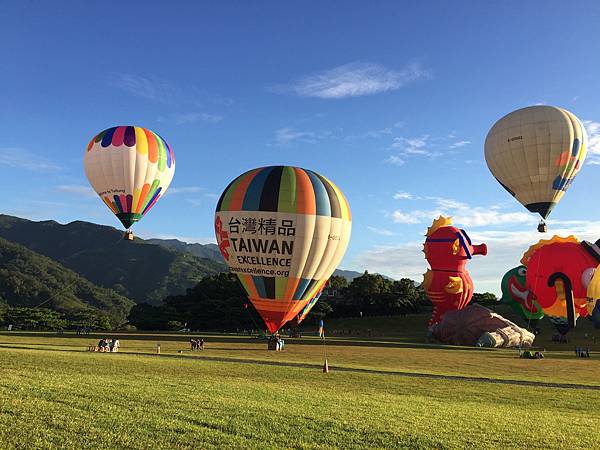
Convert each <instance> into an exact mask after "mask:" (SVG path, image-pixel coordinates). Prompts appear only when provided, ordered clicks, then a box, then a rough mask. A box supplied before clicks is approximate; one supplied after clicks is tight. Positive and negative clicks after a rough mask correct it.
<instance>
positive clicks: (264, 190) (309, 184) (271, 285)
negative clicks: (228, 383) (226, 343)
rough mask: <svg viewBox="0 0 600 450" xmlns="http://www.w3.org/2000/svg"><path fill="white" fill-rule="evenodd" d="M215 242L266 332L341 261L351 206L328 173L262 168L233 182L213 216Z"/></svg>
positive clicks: (313, 293) (294, 311)
mask: <svg viewBox="0 0 600 450" xmlns="http://www.w3.org/2000/svg"><path fill="white" fill-rule="evenodd" d="M215 228H216V234H217V241H218V242H219V247H220V249H221V253H222V254H223V257H224V258H225V260H226V261H227V263H228V265H229V267H230V269H231V271H232V272H234V273H236V274H237V275H238V277H239V278H240V281H241V282H242V285H243V286H244V289H245V290H246V292H247V294H248V297H249V298H250V300H251V301H252V303H253V304H254V306H255V307H256V308H257V310H258V311H259V313H260V314H261V315H262V317H263V319H265V322H266V323H267V326H268V327H269V329H271V331H273V330H276V329H278V328H279V327H280V326H281V325H283V324H284V323H285V322H286V321H288V320H290V319H292V318H294V317H295V316H296V315H297V314H298V313H299V312H300V311H301V310H302V308H304V307H305V306H306V304H307V303H308V302H310V300H312V299H314V298H315V296H316V295H317V293H318V292H319V291H320V290H321V289H322V287H323V286H324V284H325V283H326V282H327V280H328V279H329V277H330V276H331V274H332V273H333V271H334V270H335V269H336V268H337V266H338V264H339V263H340V261H341V259H342V257H343V255H344V253H345V251H346V247H347V246H348V242H349V239H350V233H351V228H352V222H351V215H350V208H349V207H348V204H347V202H346V200H345V198H344V197H343V195H342V193H341V191H340V190H339V189H338V188H337V187H336V186H335V185H333V184H332V183H331V182H330V181H329V180H327V179H326V178H324V177H322V176H320V175H318V174H316V173H314V172H311V171H307V170H304V169H299V168H295V167H283V166H275V167H266V168H261V169H255V170H252V171H249V172H247V173H245V174H243V175H242V176H240V177H238V178H237V179H236V180H234V181H233V182H232V183H231V184H230V185H229V186H228V187H227V189H226V190H225V191H224V193H223V195H222V196H221V198H220V200H219V202H218V205H217V212H216V215H215Z"/></svg>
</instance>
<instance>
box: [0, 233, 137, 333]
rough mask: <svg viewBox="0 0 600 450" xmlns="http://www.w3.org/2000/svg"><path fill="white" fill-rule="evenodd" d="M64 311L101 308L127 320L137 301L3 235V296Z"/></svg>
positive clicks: (0, 249) (13, 301)
mask: <svg viewBox="0 0 600 450" xmlns="http://www.w3.org/2000/svg"><path fill="white" fill-rule="evenodd" d="M2 299H3V300H4V301H6V303H8V304H9V305H11V306H27V307H35V306H43V307H45V308H50V309H54V310H57V311H61V312H75V311H81V310H89V309H93V310H100V311H103V312H104V313H106V314H107V315H108V316H109V317H110V318H111V319H112V322H113V323H114V324H115V325H116V324H120V323H123V322H124V321H125V320H126V317H127V314H128V312H129V310H130V309H131V307H132V306H133V305H134V302H133V301H131V300H129V299H128V298H125V297H123V296H122V295H120V294H118V293H116V292H115V291H113V290H111V289H106V288H101V287H98V286H95V285H94V284H92V283H90V282H89V281H88V280H86V279H84V278H82V277H81V276H80V275H78V274H77V273H75V272H73V271H72V270H69V269H67V268H66V267H63V266H61V265H60V264H58V263H57V262H55V261H53V260H51V259H50V258H47V257H45V256H42V255H40V254H38V253H35V252H33V251H31V250H28V249H27V248H25V247H23V246H21V245H18V244H15V243H13V242H9V241H6V240H4V239H1V238H0V300H2Z"/></svg>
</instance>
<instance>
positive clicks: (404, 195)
mask: <svg viewBox="0 0 600 450" xmlns="http://www.w3.org/2000/svg"><path fill="white" fill-rule="evenodd" d="M413 198H415V197H414V195H412V194H411V193H410V192H403V191H398V192H396V193H395V194H394V200H412V199H413Z"/></svg>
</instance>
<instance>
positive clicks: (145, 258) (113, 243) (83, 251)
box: [0, 215, 226, 304]
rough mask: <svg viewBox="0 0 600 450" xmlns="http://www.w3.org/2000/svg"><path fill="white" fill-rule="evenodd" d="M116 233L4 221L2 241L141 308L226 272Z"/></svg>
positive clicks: (89, 226)
mask: <svg viewBox="0 0 600 450" xmlns="http://www.w3.org/2000/svg"><path fill="white" fill-rule="evenodd" d="M122 235H123V233H122V232H121V231H119V230H117V229H115V228H112V227H107V226H102V225H96V224H93V223H89V222H81V221H77V222H71V223H69V224H66V225H62V224H59V223H57V222H55V221H53V220H50V221H43V222H34V221H30V220H26V219H20V218H18V217H12V216H6V215H0V237H1V238H4V239H6V240H9V241H12V242H16V243H18V244H21V245H23V246H25V247H27V248H28V249H30V250H33V251H35V252H37V253H41V254H43V255H45V256H47V257H49V258H52V259H53V260H55V261H57V262H59V263H61V264H62V265H64V266H66V267H68V268H69V269H71V270H73V271H75V272H77V273H78V274H80V275H81V276H83V277H84V278H87V279H88V280H90V281H91V282H93V283H95V284H98V285H100V286H104V287H107V288H111V289H114V290H115V291H117V292H119V293H120V294H122V295H124V296H127V297H129V298H130V299H132V300H134V301H135V302H136V303H142V302H148V303H152V304H160V303H161V301H162V299H164V298H165V297H166V296H167V295H170V294H179V293H183V292H185V290H186V289H187V288H190V287H193V286H195V285H196V284H197V282H198V281H199V280H200V279H201V278H202V277H204V276H206V275H211V274H214V273H218V272H222V271H224V270H226V267H225V265H224V264H222V263H220V262H217V261H215V260H214V259H208V258H198V257H196V256H194V255H192V254H190V253H182V252H178V251H174V250H169V249H167V248H164V247H163V246H158V245H152V244H148V243H146V241H144V240H142V239H137V238H136V240H135V241H134V242H130V241H124V240H122Z"/></svg>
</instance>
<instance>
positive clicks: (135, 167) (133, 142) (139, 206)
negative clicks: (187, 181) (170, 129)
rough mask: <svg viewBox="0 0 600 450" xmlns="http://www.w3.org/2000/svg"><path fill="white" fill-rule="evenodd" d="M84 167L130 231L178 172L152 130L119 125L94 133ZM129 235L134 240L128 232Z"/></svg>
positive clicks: (162, 143) (96, 189)
mask: <svg viewBox="0 0 600 450" xmlns="http://www.w3.org/2000/svg"><path fill="white" fill-rule="evenodd" d="M84 167H85V173H86V175H87V177H88V180H89V182H90V184H91V185H92V188H93V189H94V190H95V191H96V193H97V194H98V195H99V196H100V198H101V199H102V201H104V203H105V204H106V206H108V207H109V208H110V210H111V211H112V212H113V213H114V214H115V215H116V216H117V218H118V219H119V220H120V221H121V223H122V224H123V226H124V227H125V228H126V229H127V230H129V228H130V227H131V226H132V225H133V224H134V223H135V222H137V221H139V220H140V219H141V218H142V217H143V216H144V215H145V214H146V213H147V212H148V211H149V210H150V209H151V208H152V207H153V206H154V205H155V204H156V202H157V201H158V199H159V198H160V197H161V196H162V195H164V193H165V191H166V190H167V188H168V187H169V184H170V183H171V180H172V179H173V175H174V174H175V157H174V155H173V150H171V147H170V146H169V144H167V142H166V141H165V140H164V139H163V138H162V137H160V136H159V135H158V134H156V133H154V132H153V131H151V130H148V129H146V128H141V127H134V126H119V127H113V128H108V129H107V130H104V131H102V132H101V133H99V134H97V135H96V136H94V138H93V139H92V140H91V141H90V143H89V144H88V146H87V151H86V153H85V158H84ZM126 236H127V237H128V238H129V239H133V235H131V233H130V232H129V231H128V232H127V234H126Z"/></svg>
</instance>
